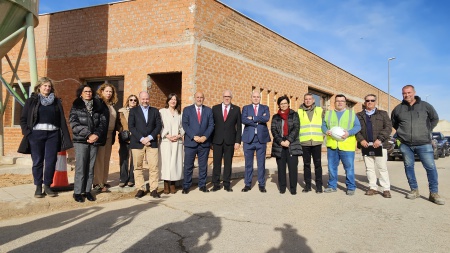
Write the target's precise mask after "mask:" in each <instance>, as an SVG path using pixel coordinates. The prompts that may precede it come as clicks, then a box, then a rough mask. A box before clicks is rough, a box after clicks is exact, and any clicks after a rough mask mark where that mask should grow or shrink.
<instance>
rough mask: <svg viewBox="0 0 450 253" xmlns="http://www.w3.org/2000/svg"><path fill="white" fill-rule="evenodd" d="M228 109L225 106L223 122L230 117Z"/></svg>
mask: <svg viewBox="0 0 450 253" xmlns="http://www.w3.org/2000/svg"><path fill="white" fill-rule="evenodd" d="M227 107H228V105H225V110H224V111H223V121H226V120H227V117H228V111H227Z"/></svg>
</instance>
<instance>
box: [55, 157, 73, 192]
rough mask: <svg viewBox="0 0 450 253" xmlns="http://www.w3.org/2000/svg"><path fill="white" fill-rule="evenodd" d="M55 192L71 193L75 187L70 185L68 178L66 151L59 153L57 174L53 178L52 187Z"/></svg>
mask: <svg viewBox="0 0 450 253" xmlns="http://www.w3.org/2000/svg"><path fill="white" fill-rule="evenodd" d="M50 187H51V188H52V189H53V190H57V191H58V190H59V191H71V190H73V185H70V184H69V179H68V177H67V157H66V151H61V152H58V159H57V160H56V168H55V174H54V176H53V184H52V185H50Z"/></svg>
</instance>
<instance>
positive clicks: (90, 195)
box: [84, 192, 95, 201]
mask: <svg viewBox="0 0 450 253" xmlns="http://www.w3.org/2000/svg"><path fill="white" fill-rule="evenodd" d="M84 196H86V199H87V200H89V201H95V197H94V196H93V195H92V194H91V193H90V192H86V194H85V195H84Z"/></svg>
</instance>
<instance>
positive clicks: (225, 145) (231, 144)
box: [212, 90, 242, 192]
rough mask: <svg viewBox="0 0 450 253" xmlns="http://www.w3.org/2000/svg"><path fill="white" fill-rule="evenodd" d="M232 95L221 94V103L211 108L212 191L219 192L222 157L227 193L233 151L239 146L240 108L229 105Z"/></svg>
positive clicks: (240, 129) (230, 190)
mask: <svg viewBox="0 0 450 253" xmlns="http://www.w3.org/2000/svg"><path fill="white" fill-rule="evenodd" d="M232 97H233V95H232V94H231V91H230V90H226V91H224V92H223V102H222V103H220V104H218V105H215V106H213V108H212V113H213V116H214V137H213V177H212V182H213V184H214V187H213V189H212V191H218V190H220V188H221V186H220V169H221V167H222V157H223V186H224V189H225V190H226V191H227V192H232V191H233V189H231V186H230V178H231V164H232V162H233V155H234V150H237V149H239V147H240V146H241V133H242V126H241V108H239V106H236V105H233V104H232V103H231V99H232Z"/></svg>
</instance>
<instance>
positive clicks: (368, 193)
mask: <svg viewBox="0 0 450 253" xmlns="http://www.w3.org/2000/svg"><path fill="white" fill-rule="evenodd" d="M377 193H378V192H377V191H376V190H374V189H369V190H367V191H366V195H367V196H373V195H375V194H377Z"/></svg>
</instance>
